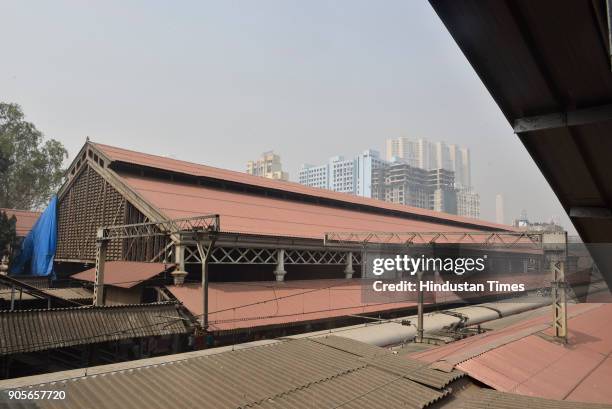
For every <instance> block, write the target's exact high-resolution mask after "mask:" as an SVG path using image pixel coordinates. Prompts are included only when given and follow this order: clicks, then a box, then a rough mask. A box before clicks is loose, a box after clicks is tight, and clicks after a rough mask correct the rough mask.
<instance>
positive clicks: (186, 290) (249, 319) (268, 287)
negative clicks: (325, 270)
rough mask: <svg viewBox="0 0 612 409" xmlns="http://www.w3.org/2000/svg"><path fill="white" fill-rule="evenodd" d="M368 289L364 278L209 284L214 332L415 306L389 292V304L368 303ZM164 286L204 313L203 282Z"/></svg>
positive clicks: (210, 316) (211, 322) (188, 304)
mask: <svg viewBox="0 0 612 409" xmlns="http://www.w3.org/2000/svg"><path fill="white" fill-rule="evenodd" d="M370 285H371V282H370V281H369V280H362V279H352V280H343V279H338V280H294V281H284V282H276V281H269V282H236V283H210V284H209V287H208V297H209V306H208V308H209V323H210V328H211V330H215V331H225V330H232V329H238V328H252V327H262V326H268V325H279V324H289V323H296V322H304V321H314V320H322V319H328V318H333V317H340V316H347V315H351V314H367V313H372V312H377V311H391V310H394V309H405V308H410V307H414V306H415V305H416V303H415V302H412V301H402V300H405V295H404V294H400V293H397V294H391V293H389V295H388V297H389V299H388V300H387V301H380V302H364V300H363V291H364V290H363V289H364V287H367V286H370ZM166 288H168V290H169V291H170V292H171V293H172V294H173V295H174V296H175V297H176V298H177V299H178V300H179V301H180V302H181V303H182V304H183V305H184V306H185V307H186V308H187V309H188V310H189V311H191V313H192V314H194V315H201V314H202V313H203V306H202V286H201V285H200V284H184V285H182V286H173V285H172V286H167V287H166ZM385 296H387V294H385ZM392 297H395V299H394V298H392ZM402 297H404V298H402Z"/></svg>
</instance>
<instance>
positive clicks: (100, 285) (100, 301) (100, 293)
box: [93, 228, 108, 306]
mask: <svg viewBox="0 0 612 409" xmlns="http://www.w3.org/2000/svg"><path fill="white" fill-rule="evenodd" d="M107 250H108V239H107V238H106V236H105V231H104V229H103V228H100V229H98V232H97V234H96V278H95V282H94V293H93V305H97V306H100V305H104V264H105V263H106V251H107Z"/></svg>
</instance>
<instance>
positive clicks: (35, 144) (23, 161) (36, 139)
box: [0, 102, 68, 209]
mask: <svg viewBox="0 0 612 409" xmlns="http://www.w3.org/2000/svg"><path fill="white" fill-rule="evenodd" d="M43 139H44V138H43V134H42V132H40V131H39V130H38V129H36V127H35V126H34V124H32V123H30V122H27V121H25V120H24V115H23V111H22V110H21V107H20V106H19V105H17V104H6V103H2V102H0V207H9V208H17V209H35V208H40V207H42V206H44V205H45V204H46V203H47V202H48V201H49V199H50V197H51V195H52V194H53V193H54V192H55V191H56V190H57V188H58V187H59V186H60V184H61V182H62V178H63V174H64V168H63V164H64V160H65V159H66V158H67V157H68V153H67V152H66V149H65V148H64V146H63V145H62V144H61V143H60V142H58V141H56V140H54V139H49V140H46V141H44V140H43Z"/></svg>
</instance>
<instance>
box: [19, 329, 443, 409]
mask: <svg viewBox="0 0 612 409" xmlns="http://www.w3.org/2000/svg"><path fill="white" fill-rule="evenodd" d="M332 342H333V341H332ZM365 349H366V348H364V350H365ZM365 359H372V360H375V359H378V357H374V358H362V357H360V356H358V355H356V354H353V353H350V352H346V351H343V350H341V349H338V348H334V347H331V346H327V345H324V344H323V343H321V342H316V341H313V340H312V339H298V340H288V341H284V342H278V343H274V344H270V345H265V346H258V347H252V348H248V349H242V350H237V351H228V352H222V353H218V354H213V355H206V356H198V357H194V358H189V359H184V360H180V361H173V362H169V363H165V364H161V365H152V366H145V367H140V368H137V369H129V370H123V371H117V372H109V373H105V374H98V375H92V376H85V377H79V378H74V379H69V380H65V381H59V382H53V383H50V384H42V385H33V386H30V387H29V388H32V389H35V390H49V389H51V390H65V391H66V396H67V397H68V399H67V400H65V401H61V402H58V401H39V402H37V404H38V405H39V406H40V407H41V408H56V407H57V408H59V407H61V408H67V409H71V408H79V409H81V408H96V409H105V408H109V409H110V408H113V409H114V408H118V407H120V408H127V409H130V408H140V407H146V408H148V409H157V408H159V409H162V408H163V409H166V408H171V407H172V408H174V407H176V408H189V407H202V408H204V407H205V408H209V407H210V408H241V407H264V408H271V407H277V408H281V407H282V408H287V407H292V408H293V407H295V408H300V407H304V408H306V407H308V408H312V407H313V404H314V403H316V404H318V405H319V406H316V405H314V407H330V406H331V407H333V406H336V405H339V404H342V407H347V408H363V407H372V408H379V407H380V408H394V407H403V408H405V407H408V408H422V407H425V406H427V405H428V404H430V403H431V402H434V401H436V400H437V399H440V398H442V397H443V396H444V395H445V394H447V393H448V392H449V391H448V390H446V389H440V390H439V389H436V388H432V387H428V386H426V385H425V384H422V383H418V382H414V381H412V380H410V379H408V378H407V377H406V376H405V375H406V373H407V372H409V371H408V370H407V369H406V368H404V369H405V370H404V371H403V373H401V374H398V373H395V372H392V371H387V370H386V369H384V366H387V365H383V368H378V367H374V366H373V365H370V363H369V362H366V361H365ZM445 375H448V374H445Z"/></svg>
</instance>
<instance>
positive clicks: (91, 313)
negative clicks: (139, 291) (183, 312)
mask: <svg viewBox="0 0 612 409" xmlns="http://www.w3.org/2000/svg"><path fill="white" fill-rule="evenodd" d="M186 332H187V328H186V327H185V324H184V323H183V321H182V319H181V316H180V314H179V312H178V306H177V304H174V303H153V304H135V305H119V306H103V307H92V306H87V307H75V308H58V309H51V310H17V311H0V355H8V354H15V353H25V352H33V351H41V350H46V349H54V348H62V347H67V346H73V345H82V344H93V343H98V342H106V341H116V340H121V339H127V338H138V337H148V336H158V335H170V334H182V333H186Z"/></svg>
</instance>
